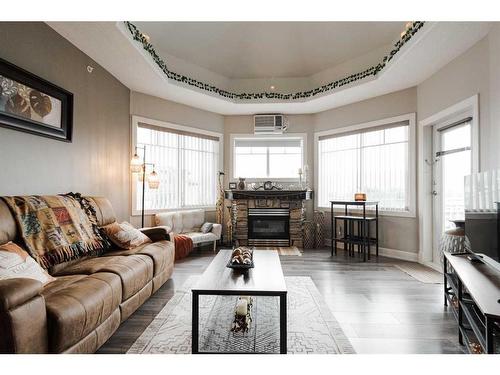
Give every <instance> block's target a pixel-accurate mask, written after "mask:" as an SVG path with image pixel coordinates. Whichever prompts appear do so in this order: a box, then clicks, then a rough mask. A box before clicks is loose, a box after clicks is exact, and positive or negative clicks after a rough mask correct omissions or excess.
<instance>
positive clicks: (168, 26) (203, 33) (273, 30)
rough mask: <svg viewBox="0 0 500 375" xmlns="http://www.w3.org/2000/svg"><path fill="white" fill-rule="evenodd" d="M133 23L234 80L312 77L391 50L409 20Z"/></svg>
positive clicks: (160, 45) (160, 44) (167, 47)
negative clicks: (374, 53)
mask: <svg viewBox="0 0 500 375" xmlns="http://www.w3.org/2000/svg"><path fill="white" fill-rule="evenodd" d="M134 24H135V25H136V26H137V27H138V28H139V29H140V30H141V32H143V33H145V34H147V35H148V36H149V37H150V41H151V43H153V44H154V46H155V48H156V49H157V50H158V51H161V52H163V53H164V54H169V55H172V56H175V57H177V58H179V59H182V60H185V61H188V62H189V63H192V64H195V65H197V66H200V67H202V68H205V69H208V70H210V71H212V72H215V73H218V74H220V75H223V76H225V77H227V78H233V79H234V78H238V79H243V78H279V77H305V76H310V75H313V74H315V73H318V72H321V71H323V70H326V69H328V68H331V67H332V66H335V65H338V64H340V63H343V62H345V61H347V60H351V59H353V58H356V57H358V56H361V55H364V54H366V53H368V52H370V51H373V50H376V49H380V48H381V47H387V50H388V49H389V48H390V46H391V44H392V43H393V42H394V41H395V40H397V39H398V38H399V34H400V33H401V31H403V30H404V28H405V22H134ZM385 52H387V51H385ZM379 54H380V56H379V57H380V58H382V57H383V55H384V51H380V52H379Z"/></svg>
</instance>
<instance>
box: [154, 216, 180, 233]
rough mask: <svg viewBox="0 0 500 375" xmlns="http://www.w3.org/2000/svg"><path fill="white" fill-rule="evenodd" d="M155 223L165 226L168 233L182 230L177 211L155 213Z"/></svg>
mask: <svg viewBox="0 0 500 375" xmlns="http://www.w3.org/2000/svg"><path fill="white" fill-rule="evenodd" d="M155 224H156V225H157V226H162V227H165V228H166V229H167V231H168V233H170V232H174V233H180V231H182V221H181V217H180V215H179V212H162V213H159V214H156V215H155Z"/></svg>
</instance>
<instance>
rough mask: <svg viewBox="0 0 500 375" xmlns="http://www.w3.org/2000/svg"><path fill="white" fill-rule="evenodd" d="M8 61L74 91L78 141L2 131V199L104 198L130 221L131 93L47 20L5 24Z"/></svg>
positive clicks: (1, 34) (2, 49)
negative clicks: (46, 196) (30, 196)
mask: <svg viewBox="0 0 500 375" xmlns="http://www.w3.org/2000/svg"><path fill="white" fill-rule="evenodd" d="M0 57H1V58H3V59H5V60H7V61H9V62H11V63H13V64H15V65H17V66H19V67H21V68H24V69H26V70H28V71H30V72H32V73H34V74H36V75H38V76H40V77H42V78H44V79H46V80H48V81H50V82H53V83H55V84H56V85H58V86H61V87H63V88H65V89H66V90H69V91H70V92H72V93H73V94H74V124H73V142H72V143H65V142H61V141H57V140H53V139H48V138H43V137H39V136H35V135H31V134H27V133H22V132H19V131H15V130H10V129H6V128H2V127H0V170H1V176H2V177H1V178H0V195H22V194H58V193H66V192H69V191H74V192H81V193H84V194H88V195H102V196H106V197H108V198H109V199H110V200H111V202H112V204H113V206H114V208H115V210H116V214H117V216H118V218H119V219H120V220H126V219H128V217H129V212H130V207H129V206H130V203H129V174H128V163H129V145H130V132H129V126H130V125H129V101H130V96H129V89H128V88H126V87H125V86H124V85H122V84H121V83H120V82H119V81H118V80H116V79H115V78H114V77H113V76H112V75H111V74H109V73H108V72H107V71H105V70H104V69H103V68H102V67H100V66H99V65H98V64H97V63H96V62H94V61H93V60H92V59H90V58H89V57H88V56H86V55H85V54H84V53H83V52H81V51H80V50H78V49H77V48H76V47H74V46H73V45H72V44H71V43H69V42H68V41H67V40H66V39H64V38H63V37H61V36H60V35H59V34H57V33H56V32H55V31H54V30H52V29H51V28H50V27H48V26H47V25H45V24H44V23H41V22H23V23H14V22H12V23H11V22H1V23H0ZM87 65H91V66H93V67H94V71H93V72H92V74H89V73H88V72H87Z"/></svg>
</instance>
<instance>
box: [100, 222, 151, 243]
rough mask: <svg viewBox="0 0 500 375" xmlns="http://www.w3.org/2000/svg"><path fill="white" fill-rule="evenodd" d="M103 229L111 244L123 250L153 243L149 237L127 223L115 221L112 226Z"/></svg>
mask: <svg viewBox="0 0 500 375" xmlns="http://www.w3.org/2000/svg"><path fill="white" fill-rule="evenodd" d="M102 229H103V230H104V233H106V235H107V236H108V238H109V239H110V240H111V242H113V243H114V244H115V245H116V246H118V247H119V248H121V249H133V248H134V247H137V246H140V245H142V244H145V243H149V242H151V239H150V238H149V237H148V236H146V235H145V234H144V233H142V232H141V231H140V230H139V229H136V228H134V227H133V226H132V225H131V224H129V223H127V222H126V221H124V222H123V223H117V222H116V221H115V222H114V223H112V224H109V225H106V226H104V227H102Z"/></svg>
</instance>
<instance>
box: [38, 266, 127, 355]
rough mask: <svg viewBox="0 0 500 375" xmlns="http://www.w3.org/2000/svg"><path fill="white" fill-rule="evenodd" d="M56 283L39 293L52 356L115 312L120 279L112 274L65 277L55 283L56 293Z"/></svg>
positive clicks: (118, 297) (120, 293)
mask: <svg viewBox="0 0 500 375" xmlns="http://www.w3.org/2000/svg"><path fill="white" fill-rule="evenodd" d="M56 282H57V281H56ZM56 282H54V284H53V286H51V287H47V288H45V290H44V291H43V292H42V294H43V295H44V297H45V304H46V308H47V324H48V332H49V350H50V351H51V352H53V353H59V352H62V351H63V350H65V349H66V348H68V347H70V346H71V345H74V344H75V343H76V342H78V341H80V340H81V339H83V338H84V337H86V336H87V335H88V334H89V333H90V332H92V331H93V330H94V329H96V328H97V327H98V326H99V325H100V324H101V323H103V322H104V321H105V320H106V319H107V318H108V317H109V316H110V315H111V314H112V313H113V312H114V311H115V310H116V309H117V308H118V306H119V305H120V302H121V298H122V288H121V281H120V277H119V276H118V275H115V274H113V273H108V272H98V273H95V274H92V275H87V276H84V277H82V275H78V276H73V277H66V278H64V279H62V280H60V281H59V283H60V284H59V286H60V287H61V288H60V289H57V287H56V284H55V283H56ZM49 285H50V284H49Z"/></svg>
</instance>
